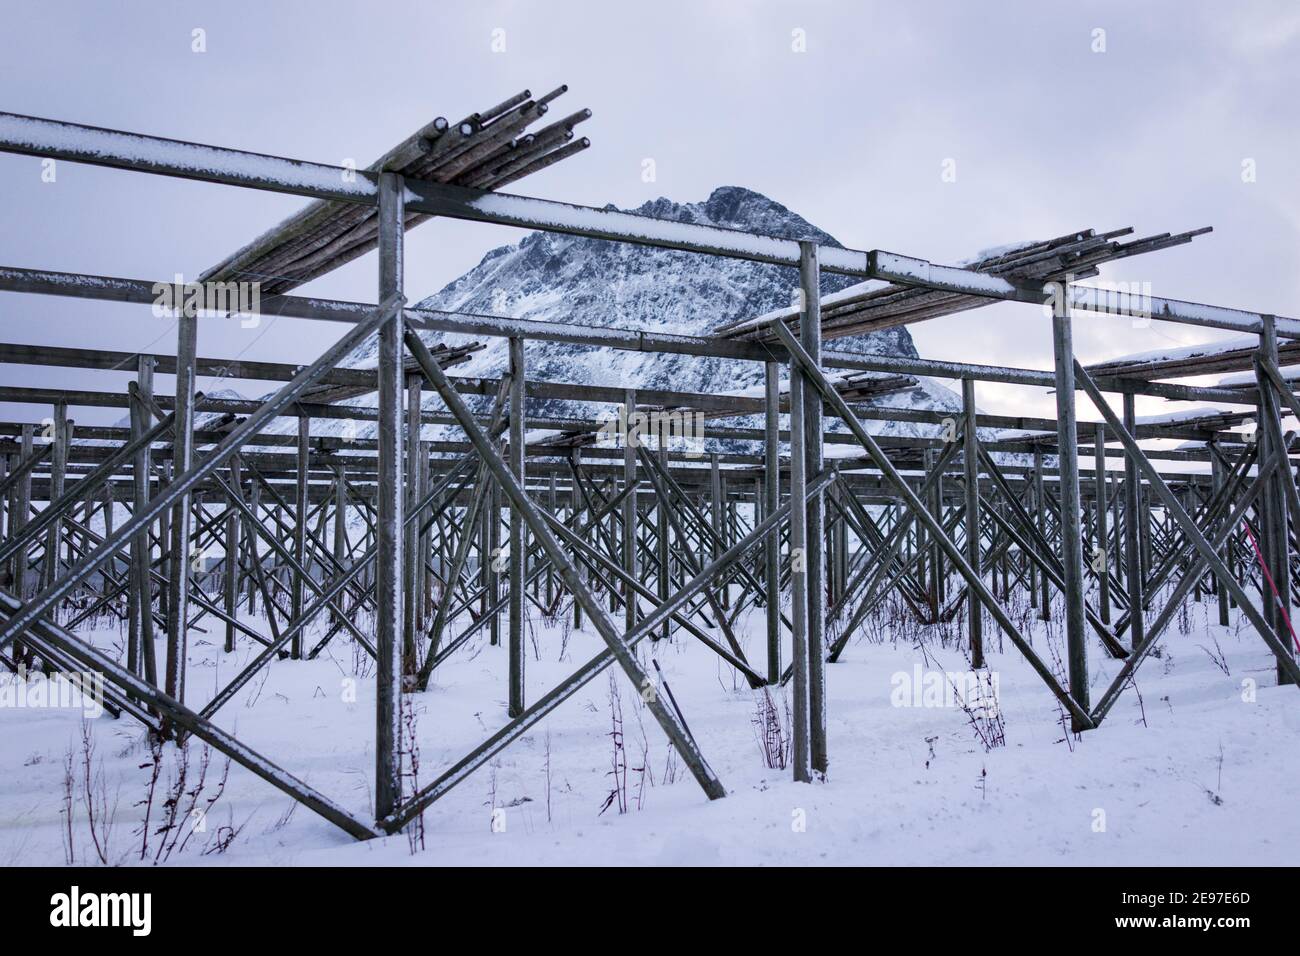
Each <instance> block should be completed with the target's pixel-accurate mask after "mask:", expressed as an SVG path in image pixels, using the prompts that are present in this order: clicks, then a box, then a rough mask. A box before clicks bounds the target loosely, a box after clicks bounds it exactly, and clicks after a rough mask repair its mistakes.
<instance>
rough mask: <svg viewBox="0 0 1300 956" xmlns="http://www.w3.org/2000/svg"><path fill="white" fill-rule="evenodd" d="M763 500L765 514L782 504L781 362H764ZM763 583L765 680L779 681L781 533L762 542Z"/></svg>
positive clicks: (770, 682) (776, 682)
mask: <svg viewBox="0 0 1300 956" xmlns="http://www.w3.org/2000/svg"><path fill="white" fill-rule="evenodd" d="M764 393H765V399H766V400H765V402H764V408H763V426H764V442H763V501H764V509H763V514H764V516H767V515H771V514H775V513H776V510H777V509H778V508H780V507H781V430H780V427H781V366H780V365H778V364H777V363H776V362H767V363H766V364H765V365H764ZM763 571H764V574H763V587H764V589H765V590H766V591H767V608H766V611H767V682H768V683H769V684H778V683H780V681H781V535H780V533H779V532H776V533H773V534H772V536H771V537H769V538H768V539H767V542H766V543H765V544H764V546H763Z"/></svg>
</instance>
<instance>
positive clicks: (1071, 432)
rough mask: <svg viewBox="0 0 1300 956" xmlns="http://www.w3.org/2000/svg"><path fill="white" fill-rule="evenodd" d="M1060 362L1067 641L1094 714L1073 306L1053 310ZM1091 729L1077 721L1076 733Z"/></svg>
mask: <svg viewBox="0 0 1300 956" xmlns="http://www.w3.org/2000/svg"><path fill="white" fill-rule="evenodd" d="M1052 352H1053V355H1054V356H1055V359H1056V434H1057V462H1058V473H1059V475H1060V478H1059V480H1058V483H1057V484H1058V493H1059V494H1060V507H1061V566H1062V571H1063V572H1064V573H1063V574H1062V578H1063V579H1064V584H1065V588H1064V590H1065V640H1066V652H1067V655H1066V656H1067V669H1068V671H1069V678H1070V696H1072V697H1073V698H1074V699H1075V700H1076V701H1077V702H1078V703H1079V706H1080V707H1082V708H1083V709H1084V710H1087V709H1088V630H1087V628H1088V623H1087V616H1086V611H1085V606H1084V592H1083V534H1082V530H1081V528H1080V523H1079V510H1080V495H1079V444H1078V440H1079V439H1078V429H1077V427H1076V416H1075V393H1074V342H1073V336H1072V334H1071V326H1070V310H1069V306H1068V305H1067V304H1064V302H1063V301H1062V304H1060V305H1058V306H1057V307H1056V308H1054V309H1053V310H1052ZM1083 729H1085V728H1084V727H1083V725H1082V724H1080V723H1079V721H1078V720H1077V719H1076V720H1075V721H1074V730H1075V731H1076V732H1078V731H1081V730H1083Z"/></svg>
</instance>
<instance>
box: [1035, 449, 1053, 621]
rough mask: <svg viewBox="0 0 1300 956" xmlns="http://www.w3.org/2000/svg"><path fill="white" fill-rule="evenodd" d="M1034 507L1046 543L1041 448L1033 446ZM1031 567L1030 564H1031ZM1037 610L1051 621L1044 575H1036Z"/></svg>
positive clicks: (1049, 587)
mask: <svg viewBox="0 0 1300 956" xmlns="http://www.w3.org/2000/svg"><path fill="white" fill-rule="evenodd" d="M1034 507H1035V509H1036V511H1037V517H1038V530H1039V532H1040V533H1041V534H1042V535H1043V538H1044V539H1045V540H1047V541H1050V540H1051V537H1050V536H1049V535H1048V533H1047V492H1046V490H1045V489H1044V487H1043V449H1042V447H1041V446H1038V445H1035V446H1034ZM1031 566H1032V562H1031ZM1037 577H1038V584H1039V588H1040V592H1039V608H1038V616H1039V617H1040V618H1041V619H1042V620H1044V621H1050V620H1051V619H1052V591H1051V584H1050V582H1049V581H1048V579H1047V575H1046V574H1038V575H1037Z"/></svg>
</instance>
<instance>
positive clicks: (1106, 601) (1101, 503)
mask: <svg viewBox="0 0 1300 956" xmlns="http://www.w3.org/2000/svg"><path fill="white" fill-rule="evenodd" d="M1093 444H1094V449H1093V451H1094V461H1095V464H1094V465H1093V468H1094V472H1095V473H1094V475H1093V484H1094V485H1095V486H1096V489H1097V519H1096V528H1097V534H1096V541H1097V547H1098V548H1099V549H1100V554H1099V555H1098V558H1099V559H1100V560H1099V563H1100V565H1101V569H1100V570H1099V571H1098V575H1099V576H1100V580H1101V620H1102V623H1103V624H1109V623H1110V564H1111V562H1110V529H1109V528H1108V527H1107V525H1106V518H1107V514H1106V511H1107V504H1106V426H1105V425H1103V424H1101V423H1100V422H1098V423H1097V431H1096V438H1095V439H1094V440H1093Z"/></svg>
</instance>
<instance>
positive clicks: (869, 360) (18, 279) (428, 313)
mask: <svg viewBox="0 0 1300 956" xmlns="http://www.w3.org/2000/svg"><path fill="white" fill-rule="evenodd" d="M408 208H410V207H409V206H408ZM157 284H158V283H152V282H149V281H147V280H144V279H122V278H115V277H111V276H94V275H81V274H78V273H71V272H50V271H46V270H40V269H22V268H15V267H9V266H0V292H26V293H32V294H36V295H56V296H68V297H72V298H83V299H99V300H105V301H114V302H131V303H139V304H141V305H150V304H152V303H153V302H155V301H156V299H157V292H156V291H155V288H154V287H155V285H157ZM373 309H374V306H373V305H368V304H365V303H361V302H345V301H340V300H336V299H321V298H313V297H309V296H294V295H277V296H274V297H273V298H272V300H271V301H270V302H269V303H266V302H264V303H263V304H262V312H263V314H265V315H282V316H285V317H287V318H299V319H314V320H317V321H322V322H357V321H359V320H360V319H362V318H363V317H365V315H367V314H368V313H369V312H370V311H371V310H373ZM405 313H406V321H407V323H408V324H409V325H411V326H412V327H413V328H417V329H420V330H422V331H427V332H448V333H456V334H464V335H473V336H491V337H509V336H519V337H522V338H526V339H534V340H537V341H554V342H566V343H569V344H572V345H590V346H594V347H597V348H613V349H621V350H625V351H636V352H668V353H673V354H678V355H707V356H712V357H715V358H733V359H741V360H746V361H755V362H767V361H771V360H772V359H773V358H780V357H781V356H780V347H779V346H767V345H760V344H757V343H753V342H745V341H733V340H730V339H719V338H716V337H708V336H695V335H677V334H673V333H666V332H659V333H655V332H642V331H639V330H636V329H619V328H606V327H600V326H586V325H575V324H571V323H563V322H542V321H537V320H531V319H512V318H503V317H501V316H494V315H474V314H470V313H462V312H442V311H438V310H435V309H421V308H408V309H406V310H405ZM822 365H823V367H825V368H842V369H854V370H858V371H867V372H888V373H895V374H904V375H933V376H936V377H939V378H950V379H960V378H974V379H978V380H980V381H991V382H1004V383H1007V384H1014V385H1037V386H1043V387H1048V388H1050V387H1052V385H1053V384H1054V382H1055V378H1054V376H1053V374H1052V373H1051V372H1045V371H1038V370H1035V369H1015V368H1007V367H1005V366H992V365H974V364H971V363H968V362H945V361H938V360H934V359H913V358H908V357H905V356H894V355H878V354H874V353H865V352H863V353H857V352H844V351H839V350H836V349H826V350H825V351H824V352H823V353H822ZM1100 381H1101V382H1102V384H1103V386H1104V387H1105V388H1107V389H1108V390H1109V389H1114V390H1115V391H1132V392H1134V393H1136V394H1140V395H1154V396H1158V397H1163V398H1169V399H1174V400H1178V401H1207V402H1215V401H1218V402H1238V403H1239V402H1241V401H1242V398H1241V396H1240V395H1238V394H1234V393H1233V391H1232V390H1229V389H1212V388H1205V387H1203V386H1190V385H1173V384H1167V383H1160V382H1142V381H1140V380H1136V379H1135V380H1123V379H1118V378H1114V377H1106V378H1103V379H1100Z"/></svg>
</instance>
